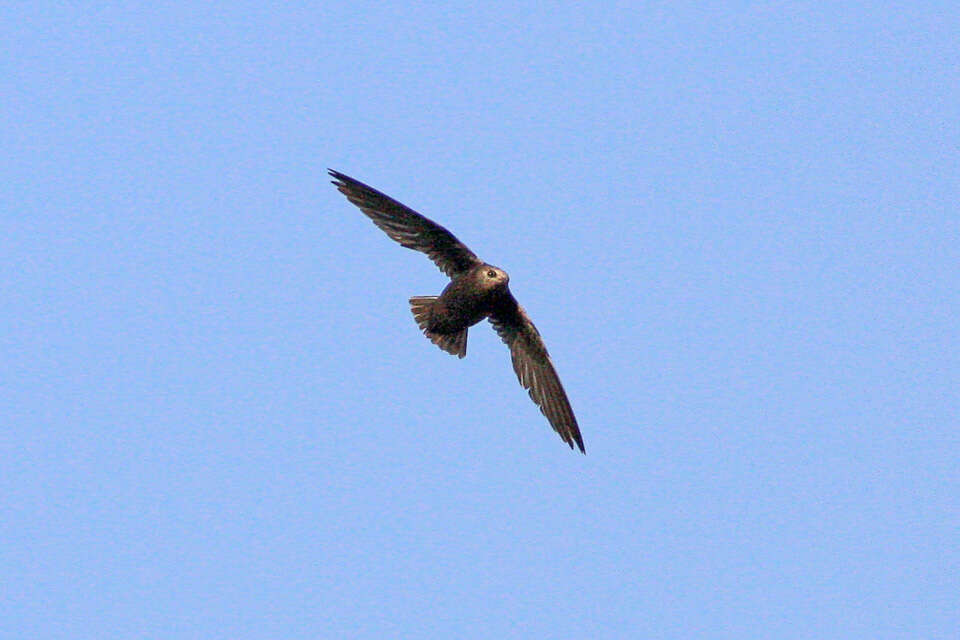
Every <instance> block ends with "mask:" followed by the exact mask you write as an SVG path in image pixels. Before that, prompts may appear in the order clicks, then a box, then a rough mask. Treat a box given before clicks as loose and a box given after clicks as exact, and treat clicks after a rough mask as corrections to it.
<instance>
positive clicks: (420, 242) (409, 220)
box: [329, 169, 482, 278]
mask: <svg viewBox="0 0 960 640" xmlns="http://www.w3.org/2000/svg"><path fill="white" fill-rule="evenodd" d="M329 172H330V175H331V176H332V177H333V178H334V180H333V184H334V185H335V186H336V187H337V189H339V190H340V193H342V194H343V195H345V196H347V199H348V200H349V201H350V202H352V203H353V204H355V205H357V206H358V207H360V210H361V211H363V212H364V213H365V214H366V215H367V217H368V218H370V219H371V220H373V223H374V224H375V225H377V226H378V227H380V228H381V229H383V230H384V231H385V232H386V234H387V235H388V236H390V237H391V238H393V239H394V240H396V241H397V242H399V243H400V244H401V245H403V246H404V247H406V248H408V249H414V250H416V251H421V252H423V253H425V254H427V255H428V256H429V257H430V259H431V260H433V261H434V263H436V265H437V266H438V267H439V268H440V271H443V272H444V273H445V274H447V275H448V276H449V277H451V278H454V277H456V276H458V275H460V274H461V273H464V272H465V271H467V270H469V269H470V268H471V267H473V266H475V265H478V264H482V262H481V260H480V258H478V257H477V256H476V254H474V253H473V251H470V249H468V248H467V247H466V245H464V244H463V243H462V242H460V241H459V240H457V238H456V236H454V235H453V234H452V233H450V232H449V231H447V230H446V229H445V228H443V227H441V226H440V225H439V224H437V223H436V222H433V221H432V220H429V219H428V218H426V217H424V216H422V215H420V214H419V213H417V212H416V211H414V210H413V209H411V208H409V207H407V206H405V205H402V204H400V203H399V202H397V201H396V200H394V199H393V198H391V197H390V196H388V195H385V194H383V193H380V192H379V191H377V190H376V189H374V188H373V187H369V186H367V185H365V184H363V183H362V182H360V181H359V180H354V179H353V178H351V177H350V176H346V175H344V174H342V173H340V172H339V171H334V170H333V169H329Z"/></svg>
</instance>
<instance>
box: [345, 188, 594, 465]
mask: <svg viewBox="0 0 960 640" xmlns="http://www.w3.org/2000/svg"><path fill="white" fill-rule="evenodd" d="M329 171H330V175H331V176H332V177H333V184H334V185H335V186H336V187H337V189H338V190H339V191H340V193H342V194H343V195H345V196H346V197H347V199H348V200H349V201H350V202H352V203H353V204H355V205H356V206H357V207H359V208H360V210H361V211H362V212H363V213H364V214H366V216H367V217H368V218H370V219H371V220H373V223H374V224H375V225H377V226H378V227H380V228H381V229H383V231H384V232H386V234H387V235H388V236H390V237H391V238H393V239H394V240H396V241H397V242H399V243H400V244H401V245H402V246H404V247H406V248H408V249H414V250H416V251H421V252H423V253H425V254H427V256H429V258H430V259H431V260H433V262H434V263H435V264H436V265H437V267H439V268H440V271H442V272H443V273H445V274H446V275H447V276H449V278H450V280H451V282H450V284H448V285H447V287H446V288H445V289H444V290H443V292H442V293H441V294H440V295H439V296H415V297H413V298H410V309H411V311H412V312H413V317H414V319H415V320H416V322H417V325H418V326H419V327H420V329H421V330H422V331H423V333H424V334H425V335H426V336H427V338H429V339H430V341H431V342H433V343H434V344H435V345H437V346H438V347H440V348H441V349H443V350H444V351H446V352H447V353H450V354H453V355H455V356H458V357H460V358H463V357H464V356H466V355H467V330H468V329H469V328H470V327H472V326H473V325H475V324H477V323H478V322H480V321H481V320H483V319H484V318H487V319H488V320H490V323H491V324H492V325H493V328H494V330H496V332H497V334H498V335H499V336H500V338H501V339H502V340H503V341H504V343H506V345H507V346H508V347H509V348H510V357H511V359H512V360H513V370H514V371H515V372H516V374H517V378H518V379H519V380H520V384H521V385H522V386H523V388H524V389H527V390H528V391H529V393H530V398H531V399H532V400H533V401H534V402H535V403H536V404H537V406H538V407H540V411H541V412H542V413H543V415H545V416H546V417H547V420H549V421H550V426H552V427H553V429H554V431H556V432H557V433H558V434H560V437H561V438H562V439H563V441H564V442H566V443H567V444H568V445H570V448H571V449H572V448H573V445H574V444H576V445H577V448H579V449H580V451H581V452H583V453H586V450H585V449H584V448H583V438H582V437H581V436H580V428H579V427H578V426H577V419H576V418H575V417H574V415H573V409H571V408H570V401H569V400H567V394H566V393H565V392H564V390H563V385H561V384H560V378H559V377H557V372H556V370H555V369H554V368H553V362H552V361H551V360H550V355H549V354H548V353H547V347H546V346H545V345H544V344H543V340H542V339H541V338H540V333H539V332H538V331H537V328H536V327H535V326H533V322H531V321H530V318H529V317H528V316H527V313H526V311H524V310H523V307H521V306H520V305H519V304H517V301H516V299H515V298H514V297H513V294H512V293H510V288H509V287H508V286H507V284H508V283H509V282H510V277H509V276H507V274H506V272H505V271H503V270H502V269H499V268H497V267H494V266H493V265H490V264H487V263H486V262H484V261H483V260H481V259H480V258H478V257H477V256H476V254H474V253H473V251H471V250H470V249H468V248H467V247H466V245H464V244H463V243H462V242H460V241H459V240H457V238H456V237H455V236H454V235H453V234H452V233H450V232H449V231H447V230H446V229H445V228H444V227H441V226H440V225H439V224H437V223H436V222H433V221H432V220H428V219H427V218H425V217H424V216H422V215H420V214H419V213H417V212H416V211H414V210H413V209H410V208H409V207H406V206H404V205H402V204H400V203H399V202H397V201H396V200H394V199H393V198H391V197H389V196H387V195H384V194H383V193H380V192H379V191H377V190H376V189H374V188H372V187H369V186H367V185H365V184H363V183H362V182H360V181H358V180H354V179H353V178H351V177H349V176H346V175H344V174H342V173H340V172H339V171H334V170H332V169H330V170H329Z"/></svg>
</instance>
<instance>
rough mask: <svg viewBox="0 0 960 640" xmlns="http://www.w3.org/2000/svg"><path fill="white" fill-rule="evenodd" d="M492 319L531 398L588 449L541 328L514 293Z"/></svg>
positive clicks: (569, 438) (566, 435) (570, 439)
mask: <svg viewBox="0 0 960 640" xmlns="http://www.w3.org/2000/svg"><path fill="white" fill-rule="evenodd" d="M489 320H490V323H491V324H492V325H493V328H494V329H495V330H496V332H497V335H499V336H500V338H501V339H502V340H503V342H504V343H505V344H506V345H507V346H508V347H509V348H510V358H511V360H512V361H513V370H514V372H516V374H517V379H518V380H519V381H520V385H521V386H522V387H523V388H524V389H527V390H528V392H529V393H530V398H531V399H532V400H533V402H534V403H535V404H536V405H537V406H538V407H540V412H541V413H543V415H545V416H546V417H547V420H548V421H549V422H550V426H552V427H553V430H554V431H556V432H557V433H558V434H560V437H561V438H562V439H563V441H564V442H566V443H567V444H568V445H570V448H571V449H572V448H573V446H574V444H576V446H577V448H579V449H580V451H581V452H586V451H585V449H584V446H583V437H582V436H581V435H580V427H579V426H578V425H577V418H576V417H575V416H574V415H573V408H572V407H571V406H570V400H569V399H567V394H566V392H565V391H564V390H563V385H562V384H561V383H560V378H559V376H557V371H556V369H554V368H553V362H552V361H551V360H550V354H549V353H547V347H546V345H544V344H543V339H542V338H541V337H540V332H539V331H537V328H536V327H535V326H534V325H533V322H531V321H530V318H529V316H527V313H526V311H524V310H523V307H521V306H520V305H519V304H517V301H516V300H515V299H514V298H513V296H512V295H508V297H507V299H505V300H504V302H503V303H502V304H499V305H497V306H496V307H495V309H494V311H492V312H491V313H490V316H489Z"/></svg>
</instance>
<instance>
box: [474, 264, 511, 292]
mask: <svg viewBox="0 0 960 640" xmlns="http://www.w3.org/2000/svg"><path fill="white" fill-rule="evenodd" d="M477 279H478V280H479V281H480V286H482V287H483V288H484V289H499V288H501V287H505V286H507V283H508V282H510V276H508V275H507V272H506V271H504V270H503V269H498V268H497V267H495V266H493V265H490V264H485V265H483V266H482V267H480V268H479V269H477Z"/></svg>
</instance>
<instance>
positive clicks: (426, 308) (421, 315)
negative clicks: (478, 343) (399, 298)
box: [410, 296, 467, 358]
mask: <svg viewBox="0 0 960 640" xmlns="http://www.w3.org/2000/svg"><path fill="white" fill-rule="evenodd" d="M436 300H437V296H414V297H412V298H410V311H412V312H413V318H414V320H416V321H417V326H418V327H420V330H421V331H423V334H424V335H425V336H427V337H428V338H429V339H430V342H432V343H433V344H435V345H437V346H438V347H440V348H441V349H443V350H444V351H446V352H447V353H450V354H453V355H455V356H457V357H458V358H463V357H464V356H466V355H467V329H464V330H463V331H458V332H457V333H435V332H433V331H430V328H429V327H430V310H431V308H432V307H433V303H434V302H435V301H436Z"/></svg>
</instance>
